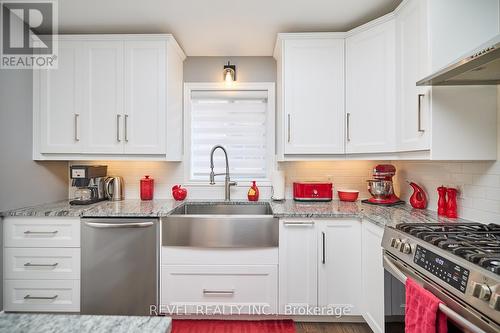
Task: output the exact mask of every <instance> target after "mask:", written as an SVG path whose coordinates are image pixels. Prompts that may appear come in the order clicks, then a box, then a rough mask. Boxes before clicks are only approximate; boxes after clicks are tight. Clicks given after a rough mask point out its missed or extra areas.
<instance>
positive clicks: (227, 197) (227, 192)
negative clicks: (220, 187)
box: [210, 145, 237, 201]
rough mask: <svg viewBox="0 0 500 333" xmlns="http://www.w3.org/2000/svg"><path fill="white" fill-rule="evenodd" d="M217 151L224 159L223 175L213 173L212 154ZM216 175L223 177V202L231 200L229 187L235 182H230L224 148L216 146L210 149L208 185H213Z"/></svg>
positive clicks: (227, 160)
mask: <svg viewBox="0 0 500 333" xmlns="http://www.w3.org/2000/svg"><path fill="white" fill-rule="evenodd" d="M217 149H221V150H222V151H223V152H224V157H225V159H226V172H225V173H217V174H216V173H215V172H214V153H215V151H216V150H217ZM218 175H225V176H226V178H225V182H224V190H225V191H224V192H225V201H230V200H231V186H234V185H237V183H236V182H232V181H231V177H230V176H229V159H228V157H227V151H226V148H224V147H223V146H221V145H216V146H214V147H213V148H212V150H211V151H210V185H214V184H215V176H218Z"/></svg>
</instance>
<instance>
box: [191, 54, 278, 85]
mask: <svg viewBox="0 0 500 333" xmlns="http://www.w3.org/2000/svg"><path fill="white" fill-rule="evenodd" d="M228 61H231V65H236V81H238V82H276V60H274V58H273V57H187V58H186V60H185V61H184V82H221V81H222V69H223V67H224V65H225V64H227V62H228Z"/></svg>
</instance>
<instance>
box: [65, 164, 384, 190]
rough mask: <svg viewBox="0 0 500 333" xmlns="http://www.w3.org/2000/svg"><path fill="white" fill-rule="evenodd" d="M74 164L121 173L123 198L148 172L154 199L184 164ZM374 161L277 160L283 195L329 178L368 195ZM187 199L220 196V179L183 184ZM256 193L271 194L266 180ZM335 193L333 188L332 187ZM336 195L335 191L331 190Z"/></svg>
mask: <svg viewBox="0 0 500 333" xmlns="http://www.w3.org/2000/svg"><path fill="white" fill-rule="evenodd" d="M70 164H71V165H76V164H94V165H96V164H104V165H107V166H108V175H110V176H121V177H123V178H124V182H125V198H127V199H138V198H139V197H140V187H139V180H140V179H141V178H142V177H144V175H149V176H151V177H152V178H153V179H154V180H155V193H154V197H155V198H156V199H171V198H172V196H171V188H172V186H174V185H175V184H182V185H185V183H184V165H183V163H181V162H143V161H84V162H76V161H75V162H71V163H70ZM375 164H377V162H374V161H322V162H316V161H314V162H284V163H279V168H280V169H281V170H283V171H284V172H285V175H286V176H285V177H286V188H285V191H286V197H287V198H291V197H292V183H293V181H296V180H302V181H307V180H309V181H332V182H333V184H334V188H335V190H336V189H339V188H344V189H356V190H359V191H360V192H361V193H360V198H366V197H368V196H369V194H368V191H367V189H366V180H367V179H368V178H369V177H370V175H371V169H372V168H373V166H374V165H375ZM257 184H258V185H259V183H257ZM249 186H250V182H248V184H247V183H243V182H240V183H239V185H238V186H237V187H236V188H233V189H232V192H231V197H232V198H234V199H246V194H247V191H248V188H249ZM186 187H187V188H188V192H189V196H188V197H189V198H190V199H223V198H224V189H223V181H222V180H219V181H218V182H217V185H214V186H210V185H208V179H207V182H206V183H205V184H203V183H202V184H199V185H198V184H196V185H193V184H188V185H186ZM259 188H260V195H261V198H262V199H269V198H270V197H271V187H270V185H269V184H260V185H259ZM335 193H336V191H335ZM72 195H73V188H72V187H70V188H69V197H72ZM335 195H336V194H335Z"/></svg>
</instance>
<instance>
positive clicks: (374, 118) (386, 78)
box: [346, 15, 396, 153]
mask: <svg viewBox="0 0 500 333" xmlns="http://www.w3.org/2000/svg"><path fill="white" fill-rule="evenodd" d="M395 35H396V30H395V22H394V19H393V18H392V15H390V16H389V17H388V19H386V20H385V22H382V23H379V24H375V25H372V24H369V25H367V26H363V27H360V28H359V30H357V29H356V31H353V34H352V35H351V36H349V37H347V38H346V152H347V153H380V152H393V151H394V150H395V131H396V128H395V106H396V96H395V90H396V84H395V79H396V64H395V55H396V54H395V44H396V40H395ZM368 55H369V56H368Z"/></svg>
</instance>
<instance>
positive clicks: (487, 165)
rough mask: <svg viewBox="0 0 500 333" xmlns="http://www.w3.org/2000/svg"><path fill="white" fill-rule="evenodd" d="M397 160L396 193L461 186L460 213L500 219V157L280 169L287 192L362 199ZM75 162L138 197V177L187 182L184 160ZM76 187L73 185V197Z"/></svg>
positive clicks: (213, 195)
mask: <svg viewBox="0 0 500 333" xmlns="http://www.w3.org/2000/svg"><path fill="white" fill-rule="evenodd" d="M378 163H392V164H394V165H395V166H396V168H397V174H396V178H395V189H396V193H397V194H399V195H400V196H401V198H402V199H404V200H408V199H409V197H410V195H411V193H412V189H411V187H410V186H409V185H408V183H407V181H414V182H416V183H417V184H419V185H421V186H422V187H423V188H424V189H425V191H426V193H427V194H428V198H429V209H431V210H436V209H437V191H436V188H437V187H438V186H440V185H445V186H452V187H457V188H458V189H459V198H458V207H459V216H460V217H463V218H466V219H470V220H473V221H478V222H484V223H490V222H493V223H500V161H499V162H440V161H392V162H388V161H386V162H380V161H310V162H281V163H279V168H280V169H281V170H283V171H284V172H285V175H286V189H285V191H286V197H287V198H291V197H292V183H293V181H296V180H301V181H307V180H309V181H332V182H333V184H334V189H335V194H334V197H336V196H337V195H336V190H337V189H342V188H344V189H355V190H358V191H360V198H367V197H369V193H368V191H367V188H366V180H367V179H370V178H371V172H372V168H373V166H375V165H376V164H378ZM71 164H105V165H107V166H108V175H113V176H122V177H123V178H124V181H125V198H127V199H138V198H139V196H140V192H139V180H140V179H141V178H142V177H144V175H150V176H151V177H152V178H153V179H154V180H155V195H154V197H155V198H156V199H171V198H172V196H171V188H172V186H173V185H175V184H183V185H184V166H183V163H176V162H142V161H141V162H139V161H92V162H89V161H85V162H72V163H71ZM249 186H250V184H249V183H248V184H243V183H242V182H240V184H239V186H238V187H237V188H235V189H233V190H232V198H233V199H246V193H247V190H248V187H249ZM186 187H187V188H188V191H189V198H190V199H223V197H224V189H223V182H222V181H219V182H218V185H215V186H210V185H208V180H207V183H206V184H199V185H187V186H186ZM259 188H260V193H261V198H262V199H269V198H270V196H271V187H270V186H269V184H261V185H260V186H259ZM72 191H73V189H72V188H70V189H69V196H70V197H71V196H72V193H73V192H72Z"/></svg>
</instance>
